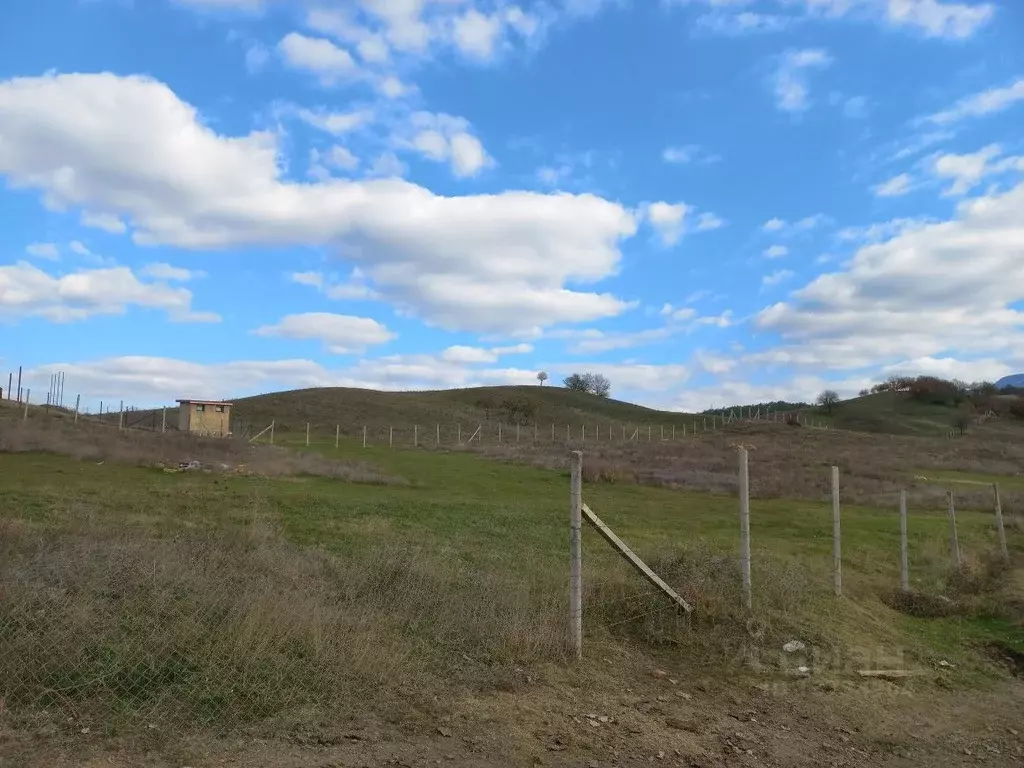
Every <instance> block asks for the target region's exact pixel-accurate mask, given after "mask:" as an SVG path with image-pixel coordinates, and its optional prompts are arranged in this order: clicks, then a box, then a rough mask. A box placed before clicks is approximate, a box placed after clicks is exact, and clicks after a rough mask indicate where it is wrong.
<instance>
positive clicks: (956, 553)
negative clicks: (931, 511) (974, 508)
mask: <svg viewBox="0 0 1024 768" xmlns="http://www.w3.org/2000/svg"><path fill="white" fill-rule="evenodd" d="M946 510H947V511H948V513H949V549H950V552H951V554H952V555H953V562H955V563H956V567H957V568H959V567H960V566H962V565H963V562H964V561H963V559H962V558H961V557H960V540H959V539H958V538H957V535H956V509H955V507H954V506H953V492H952V491H946Z"/></svg>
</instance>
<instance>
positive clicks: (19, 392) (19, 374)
mask: <svg viewBox="0 0 1024 768" xmlns="http://www.w3.org/2000/svg"><path fill="white" fill-rule="evenodd" d="M26 397H27V395H26ZM18 402H19V403H20V402H21V366H20V365H19V366H18Z"/></svg>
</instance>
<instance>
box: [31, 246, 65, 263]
mask: <svg viewBox="0 0 1024 768" xmlns="http://www.w3.org/2000/svg"><path fill="white" fill-rule="evenodd" d="M25 253H27V254H28V255H29V256H35V257H36V258H37V259H48V260H49V261H57V260H58V259H59V258H60V249H59V248H58V247H57V245H56V243H29V244H28V245H27V246H25Z"/></svg>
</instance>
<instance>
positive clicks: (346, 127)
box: [296, 109, 377, 136]
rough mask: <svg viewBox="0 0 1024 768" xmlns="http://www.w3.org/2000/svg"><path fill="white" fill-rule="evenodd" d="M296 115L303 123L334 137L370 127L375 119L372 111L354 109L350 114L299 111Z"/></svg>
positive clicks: (308, 110) (309, 110)
mask: <svg viewBox="0 0 1024 768" xmlns="http://www.w3.org/2000/svg"><path fill="white" fill-rule="evenodd" d="M296 114H297V115H298V117H299V119H300V120H302V121H303V122H305V123H308V124H309V125H311V126H313V127H314V128H319V129H320V130H321V131H325V132H327V133H330V134H333V135H335V136H340V135H342V134H346V133H351V132H352V131H355V130H357V129H359V128H363V127H365V126H367V125H370V124H371V123H372V122H373V121H374V120H375V119H376V117H377V116H376V114H375V113H374V111H373V110H372V109H356V110H353V111H351V112H325V111H323V110H321V111H315V110H311V109H299V110H298V111H297V112H296Z"/></svg>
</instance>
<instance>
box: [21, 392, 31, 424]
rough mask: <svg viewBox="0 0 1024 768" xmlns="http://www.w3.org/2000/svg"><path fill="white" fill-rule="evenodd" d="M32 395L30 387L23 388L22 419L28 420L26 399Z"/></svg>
mask: <svg viewBox="0 0 1024 768" xmlns="http://www.w3.org/2000/svg"><path fill="white" fill-rule="evenodd" d="M30 397H32V389H31V388H30V387H26V388H25V413H24V414H23V415H22V417H21V420H22V421H28V400H29V398H30Z"/></svg>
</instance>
